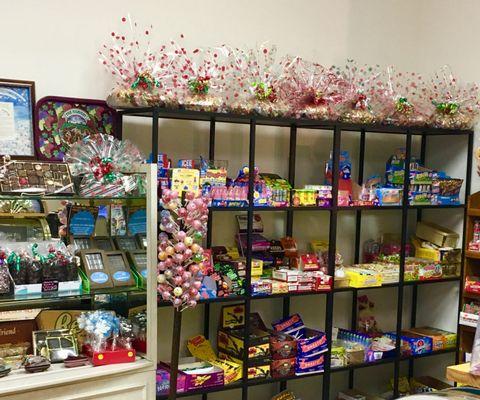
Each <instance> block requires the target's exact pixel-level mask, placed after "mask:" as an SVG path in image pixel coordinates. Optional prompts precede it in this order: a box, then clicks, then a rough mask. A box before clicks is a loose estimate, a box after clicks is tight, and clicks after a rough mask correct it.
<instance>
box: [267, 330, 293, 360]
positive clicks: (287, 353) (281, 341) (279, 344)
mask: <svg viewBox="0 0 480 400" xmlns="http://www.w3.org/2000/svg"><path fill="white" fill-rule="evenodd" d="M270 354H271V356H272V359H274V360H284V359H287V358H295V357H296V356H297V341H296V340H295V338H294V337H292V336H290V335H287V334H286V333H278V332H275V334H272V335H271V336H270Z"/></svg>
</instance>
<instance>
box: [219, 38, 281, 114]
mask: <svg viewBox="0 0 480 400" xmlns="http://www.w3.org/2000/svg"><path fill="white" fill-rule="evenodd" d="M229 56H230V63H229V67H230V68H229V71H228V81H229V86H228V92H229V93H228V98H227V110H228V111H229V112H232V113H236V114H251V113H256V114H259V115H263V116H269V117H282V116H288V115H289V111H290V108H289V104H288V100H287V99H286V98H285V96H284V94H285V92H284V90H283V89H284V88H283V84H284V82H285V81H284V79H285V73H286V69H285V67H286V66H287V65H288V63H289V59H288V58H284V59H283V60H280V61H278V59H277V48H276V47H275V46H268V45H267V44H262V45H261V46H259V47H258V48H256V49H249V50H243V49H238V48H236V49H233V48H231V49H230V51H229Z"/></svg>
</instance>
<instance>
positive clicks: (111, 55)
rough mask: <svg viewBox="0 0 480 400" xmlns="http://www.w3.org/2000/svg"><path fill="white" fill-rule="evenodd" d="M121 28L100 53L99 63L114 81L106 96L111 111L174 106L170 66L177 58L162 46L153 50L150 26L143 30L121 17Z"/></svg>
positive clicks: (126, 18)
mask: <svg viewBox="0 0 480 400" xmlns="http://www.w3.org/2000/svg"><path fill="white" fill-rule="evenodd" d="M121 21H122V29H120V30H119V31H117V32H111V35H110V36H111V43H110V44H104V45H103V46H102V48H101V50H100V51H99V60H100V63H101V64H102V65H103V66H104V67H105V68H106V69H107V71H108V72H109V73H110V74H111V76H112V78H113V80H114V88H113V89H112V90H111V92H110V94H109V95H108V97H107V103H108V105H109V106H110V107H112V108H131V107H149V106H167V107H170V106H172V104H173V105H175V104H176V101H175V98H172V93H171V86H172V76H171V72H172V71H171V68H170V66H171V64H172V62H173V60H174V59H175V58H176V55H175V54H174V53H168V52H167V51H166V47H165V46H161V47H160V48H159V49H157V50H154V49H152V45H151V43H150V36H151V31H152V26H149V27H147V28H145V29H141V28H139V26H138V24H137V23H136V22H134V21H132V20H131V18H130V16H128V17H123V18H122V20H121Z"/></svg>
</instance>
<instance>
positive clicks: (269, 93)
mask: <svg viewBox="0 0 480 400" xmlns="http://www.w3.org/2000/svg"><path fill="white" fill-rule="evenodd" d="M252 88H253V89H254V94H255V97H256V98H257V99H258V100H262V101H263V100H268V101H271V102H274V101H276V100H277V94H276V93H275V89H274V88H273V86H272V85H267V84H266V83H264V82H253V83H252Z"/></svg>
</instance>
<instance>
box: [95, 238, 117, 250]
mask: <svg viewBox="0 0 480 400" xmlns="http://www.w3.org/2000/svg"><path fill="white" fill-rule="evenodd" d="M92 248H94V249H100V250H103V251H113V250H115V244H114V243H113V240H112V238H111V237H110V236H94V237H93V238H92Z"/></svg>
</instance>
